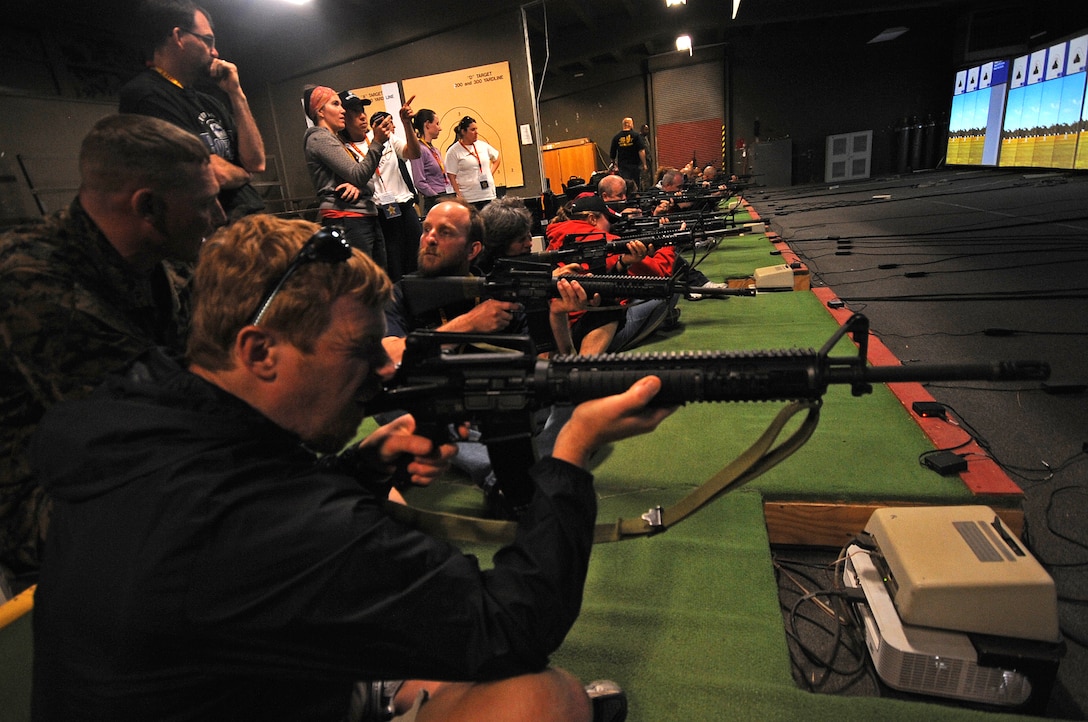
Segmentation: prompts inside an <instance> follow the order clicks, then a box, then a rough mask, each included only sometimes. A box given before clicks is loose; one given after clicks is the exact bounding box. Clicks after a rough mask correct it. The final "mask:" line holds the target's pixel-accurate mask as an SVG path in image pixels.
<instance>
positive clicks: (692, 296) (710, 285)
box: [687, 281, 729, 301]
mask: <svg viewBox="0 0 1088 722" xmlns="http://www.w3.org/2000/svg"><path fill="white" fill-rule="evenodd" d="M696 288H706V289H721V288H729V284H728V283H715V282H714V281H707V282H706V283H704V284H703V285H701V286H696ZM703 298H705V296H703V294H701V293H689V294H688V295H687V299H688V300H689V301H702V300H703ZM713 298H729V297H728V296H716V297H713Z"/></svg>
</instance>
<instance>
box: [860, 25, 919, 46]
mask: <svg viewBox="0 0 1088 722" xmlns="http://www.w3.org/2000/svg"><path fill="white" fill-rule="evenodd" d="M908 30H910V28H885V29H884V30H882V31H881V32H880V34H879V35H877V36H876V37H875V38H873V39H872V40H870V41H869V42H867V43H866V45H872V44H873V43H884V42H887V41H889V40H895V39H896V38H898V37H899V36H900V35H902V34H903V33H905V32H907V31H908Z"/></svg>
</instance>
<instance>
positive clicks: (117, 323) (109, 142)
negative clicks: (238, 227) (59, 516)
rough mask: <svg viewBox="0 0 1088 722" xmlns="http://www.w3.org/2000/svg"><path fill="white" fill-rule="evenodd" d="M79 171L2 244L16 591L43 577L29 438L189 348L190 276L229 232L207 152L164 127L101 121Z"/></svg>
mask: <svg viewBox="0 0 1088 722" xmlns="http://www.w3.org/2000/svg"><path fill="white" fill-rule="evenodd" d="M79 169H80V176H81V184H80V189H79V193H78V195H77V196H76V198H75V200H73V201H72V204H71V206H70V207H69V208H68V209H67V210H63V211H60V212H58V213H56V214H54V215H53V216H51V217H49V218H47V219H45V221H44V222H42V223H38V224H34V225H30V226H24V227H21V228H17V229H14V230H12V231H10V232H8V233H6V234H4V235H3V236H0V344H2V345H0V349H2V354H0V571H3V570H4V569H3V568H4V567H6V572H7V573H8V574H9V575H15V576H16V577H19V576H22V575H27V576H28V578H27V579H22V580H20V581H21V583H19V584H16V585H15V586H16V587H20V586H23V585H24V584H25V582H27V581H30V580H32V575H33V572H34V571H35V570H36V569H37V567H38V563H39V557H40V552H41V544H42V541H43V540H44V538H45V531H46V528H47V525H48V518H49V510H50V504H49V501H48V499H46V498H45V496H44V494H43V492H42V489H41V488H40V487H39V486H38V485H37V484H36V483H35V482H34V479H33V477H32V475H31V472H30V468H29V465H28V461H27V450H28V440H29V437H30V435H31V434H32V433H33V431H34V429H35V428H36V427H37V424H38V421H39V420H40V418H41V416H42V414H43V413H45V410H46V409H47V408H49V407H50V406H52V405H54V404H55V403H57V402H59V401H61V400H62V399H66V398H71V397H78V396H82V395H85V394H87V393H89V392H90V391H91V389H93V388H94V387H95V386H96V385H97V384H98V383H99V382H100V381H101V380H102V379H103V377H104V376H105V375H106V374H107V373H109V372H111V371H114V370H118V369H120V368H122V367H124V366H126V365H127V364H128V362H129V361H130V360H131V359H133V358H134V357H136V356H137V355H139V354H140V353H141V352H142V351H144V350H145V349H146V348H148V347H150V346H165V347H167V348H170V349H172V350H176V351H181V350H182V349H183V348H184V337H185V333H186V330H187V326H188V301H187V297H186V293H185V291H184V288H185V285H186V282H187V279H188V273H189V267H188V264H189V263H191V262H193V261H195V260H196V256H197V252H198V251H199V248H200V244H201V241H202V240H203V238H204V237H205V236H206V235H208V234H209V233H210V232H211V231H212V229H213V228H214V227H215V226H218V225H221V224H222V223H223V221H224V220H225V218H224V215H223V210H222V208H221V207H220V205H219V202H218V200H217V198H216V194H217V193H218V190H219V186H218V183H217V182H216V180H215V175H214V173H213V172H212V168H211V165H210V162H209V159H208V151H207V149H206V148H205V147H204V145H203V144H202V143H201V142H200V140H199V139H197V138H196V136H193V135H192V134H190V133H187V132H185V131H183V130H181V129H180V128H177V127H176V126H174V125H171V124H170V123H167V122H165V121H162V120H158V119H155V118H150V117H146V116H139V115H124V116H121V115H116V116H110V117H107V118H104V119H103V120H101V121H100V122H99V123H98V124H96V125H95V127H94V128H93V129H92V130H91V132H90V133H89V134H88V135H87V137H86V138H85V139H84V140H83V145H82V148H81V149H80V156H79ZM174 262H181V263H174ZM9 581H10V579H9Z"/></svg>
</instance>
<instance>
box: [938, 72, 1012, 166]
mask: <svg viewBox="0 0 1088 722" xmlns="http://www.w3.org/2000/svg"><path fill="white" fill-rule="evenodd" d="M1008 70H1009V66H1008V62H1007V61H1005V60H994V61H992V62H989V63H984V64H982V65H976V66H975V67H973V68H968V69H966V70H961V71H960V72H958V73H956V86H955V88H954V89H953V91H952V110H951V112H950V113H949V117H948V153H947V159H946V162H947V163H948V164H949V165H997V158H998V151H999V150H1000V147H1001V119H1002V117H1003V115H1004V110H1005V88H1006V85H1007V82H1008Z"/></svg>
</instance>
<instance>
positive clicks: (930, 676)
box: [843, 545, 1032, 707]
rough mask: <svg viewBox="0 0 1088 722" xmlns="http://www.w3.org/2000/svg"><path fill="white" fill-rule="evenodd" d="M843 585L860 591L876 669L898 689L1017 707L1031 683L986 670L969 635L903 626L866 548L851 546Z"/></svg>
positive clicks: (861, 612)
mask: <svg viewBox="0 0 1088 722" xmlns="http://www.w3.org/2000/svg"><path fill="white" fill-rule="evenodd" d="M846 554H847V562H846V565H845V569H844V571H843V583H844V584H845V585H846V586H847V587H850V588H855V589H856V588H861V589H862V590H864V592H865V599H866V603H858V604H855V606H854V608H855V609H856V610H857V613H858V617H859V619H860V621H861V623H862V625H863V627H864V632H865V644H866V646H867V647H868V649H869V656H870V657H871V658H872V660H873V667H874V668H875V669H876V672H877V674H878V675H880V678H881V679H882V680H884V682H885V684H887V685H888V686H889V687H892V688H893V689H898V690H902V691H905V692H914V693H917V694H924V695H933V696H938V697H949V698H953V699H960V700H966V701H971V702H979V703H983V704H991V705H1000V706H1005V707H1018V706H1020V705H1023V704H1024V703H1026V702H1027V701H1028V699H1029V698H1030V697H1031V693H1032V684H1031V681H1030V680H1029V679H1028V677H1027V676H1026V675H1024V674H1022V673H1020V672H1018V671H1016V670H1012V669H1005V668H1002V667H994V666H982V665H980V664H979V662H978V658H979V655H978V652H977V651H976V650H975V647H974V645H973V644H972V643H971V640H970V639H969V638H968V637H967V635H966V634H962V633H959V632H949V631H945V630H940V629H931V628H927V627H917V626H913V625H909V624H905V623H903V622H902V621H901V620H900V619H899V615H898V614H897V613H896V610H895V605H894V604H893V603H892V600H891V597H890V596H889V595H888V591H887V588H886V587H885V586H884V580H883V575H882V574H881V573H880V571H879V570H878V569H877V567H876V565H875V564H874V563H873V561H872V559H871V558H870V555H869V552H868V551H866V550H864V549H862V548H861V547H858V546H854V545H851V546H849V547H847V551H846Z"/></svg>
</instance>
